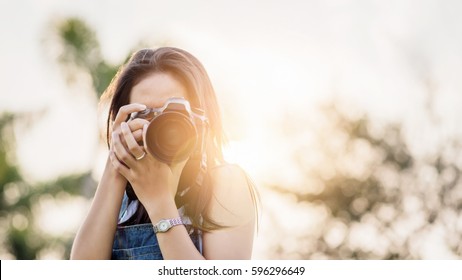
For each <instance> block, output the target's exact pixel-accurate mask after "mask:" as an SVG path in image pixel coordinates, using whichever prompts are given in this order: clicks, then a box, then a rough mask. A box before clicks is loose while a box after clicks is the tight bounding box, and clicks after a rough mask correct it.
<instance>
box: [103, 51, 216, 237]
mask: <svg viewBox="0 0 462 280" xmlns="http://www.w3.org/2000/svg"><path fill="white" fill-rule="evenodd" d="M152 73H168V74H170V75H172V76H173V77H175V78H176V79H178V80H179V81H180V82H181V83H182V84H183V85H184V86H185V87H186V89H187V92H188V99H189V102H190V103H191V107H192V108H199V109H201V110H203V111H204V112H205V115H206V116H207V118H208V123H209V132H208V137H207V139H206V141H207V145H206V158H207V162H208V167H209V169H210V168H213V167H214V166H218V165H220V164H223V163H224V159H223V152H222V146H223V144H224V141H225V140H224V139H225V138H224V134H223V129H222V123H221V115H220V111H219V107H218V102H217V99H216V96H215V91H214V89H213V87H212V83H211V82H210V79H209V77H208V74H207V72H206V71H205V68H204V67H203V65H202V64H201V63H200V62H199V60H198V59H197V58H195V57H194V56H193V55H191V54H190V53H188V52H186V51H184V50H182V49H178V48H172V47H162V48H158V49H142V50H139V51H137V52H135V53H134V54H133V55H132V56H131V58H130V59H129V61H128V62H127V63H126V64H125V65H124V66H122V67H121V68H120V69H119V71H118V72H117V74H116V76H115V77H114V79H113V80H112V81H111V83H110V85H109V87H108V88H107V89H106V91H105V92H104V94H103V95H102V97H101V103H102V104H104V103H106V104H107V102H108V101H110V107H109V115H108V118H107V129H106V138H107V142H108V147H109V146H110V137H109V135H111V131H112V127H111V124H112V122H113V121H114V119H115V117H116V115H117V112H118V111H119V109H120V107H122V106H123V105H126V104H128V103H129V100H130V93H131V90H132V88H133V87H134V86H135V85H136V84H137V83H138V82H140V81H141V80H142V79H143V78H145V77H146V76H147V75H149V74H152ZM199 172H200V160H198V159H193V158H191V159H190V160H188V162H187V164H186V166H185V168H184V170H183V173H182V175H181V178H180V183H179V187H178V191H179V192H180V191H182V190H185V189H188V191H187V193H186V195H184V196H178V195H177V197H176V199H175V200H176V203H177V206H178V207H180V206H184V209H185V215H187V216H188V217H189V218H190V219H191V221H192V224H193V226H194V227H195V228H200V229H202V230H212V229H216V228H221V227H222V226H221V225H220V224H219V223H217V222H216V221H213V220H212V219H211V218H210V217H209V215H208V213H207V206H208V203H209V201H210V198H211V184H210V176H209V172H206V173H205V177H204V180H201V182H200V186H194V182H195V181H196V177H197V176H198V173H199ZM196 185H197V184H196ZM191 186H192V187H191ZM128 187H130V186H129V184H128ZM188 187H189V188H188ZM127 189H129V188H127ZM143 222H149V217H148V215H147V213H146V211H145V209H144V207H139V209H138V211H137V214H136V215H135V218H134V219H133V220H132V219H131V222H130V223H143Z"/></svg>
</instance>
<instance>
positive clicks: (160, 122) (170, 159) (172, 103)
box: [130, 97, 208, 164]
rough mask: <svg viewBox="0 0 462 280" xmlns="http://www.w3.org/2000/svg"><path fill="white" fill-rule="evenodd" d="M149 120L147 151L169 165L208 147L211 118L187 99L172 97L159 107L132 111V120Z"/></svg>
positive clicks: (201, 151) (200, 152) (199, 152)
mask: <svg viewBox="0 0 462 280" xmlns="http://www.w3.org/2000/svg"><path fill="white" fill-rule="evenodd" d="M136 118H143V119H146V120H149V121H150V123H149V125H148V128H147V131H146V137H145V138H144V141H145V146H146V147H147V152H149V153H150V154H151V155H153V156H154V157H156V158H157V159H158V160H159V161H162V162H164V163H167V164H171V163H175V162H180V161H183V160H185V159H186V158H188V157H189V156H191V155H192V154H194V153H197V154H199V155H201V154H202V153H203V151H204V149H205V137H206V132H207V127H208V120H207V118H206V117H205V112H204V111H203V110H200V109H194V112H193V110H192V109H191V105H190V104H189V102H188V101H187V100H186V99H184V98H176V97H175V98H170V99H168V100H167V101H166V102H165V104H164V106H162V107H160V108H147V109H145V110H143V111H140V112H135V113H132V114H131V116H130V120H133V119H136Z"/></svg>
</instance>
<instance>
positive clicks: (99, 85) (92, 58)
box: [0, 18, 128, 259]
mask: <svg viewBox="0 0 462 280" xmlns="http://www.w3.org/2000/svg"><path fill="white" fill-rule="evenodd" d="M49 31H50V32H49V33H47V34H46V40H45V44H46V46H47V48H46V49H47V51H48V52H49V55H51V56H53V57H55V58H56V60H57V62H58V63H59V66H60V67H61V70H62V72H63V74H64V75H65V78H66V80H67V82H68V84H69V86H73V85H75V83H76V82H78V83H80V82H81V80H80V78H81V77H82V76H81V75H84V76H85V75H87V74H89V76H90V77H91V83H92V86H93V90H94V91H93V92H94V93H96V94H95V98H99V96H100V95H101V94H102V92H103V91H104V89H105V88H106V87H107V85H108V84H109V83H110V81H111V79H112V77H113V76H114V75H115V73H116V71H117V69H118V67H119V65H111V64H110V63H107V62H106V61H105V60H104V59H103V58H102V54H101V50H100V46H99V42H98V40H97V38H96V35H95V32H94V31H93V30H92V29H91V28H89V27H88V26H87V25H86V24H85V23H84V22H83V21H82V20H80V19H77V18H69V19H63V20H57V21H54V22H53V23H52V26H51V28H50V30H49ZM127 58H128V56H127ZM31 114H32V113H31ZM21 119H24V117H23V116H21V117H20V116H18V115H14V114H7V113H5V114H3V115H2V116H0V132H1V134H0V144H1V146H0V191H1V192H0V224H1V225H2V227H1V228H2V230H1V231H0V242H1V245H2V246H1V248H2V250H0V254H1V255H2V256H5V257H7V258H16V259H36V258H40V257H41V256H42V254H43V252H49V251H51V252H54V256H55V257H56V256H58V257H61V258H68V257H69V254H70V248H71V245H72V239H73V236H67V235H63V236H59V237H55V236H51V235H49V234H47V233H45V232H43V230H42V229H41V228H40V225H38V220H39V217H37V215H36V213H35V211H34V210H35V209H37V208H38V207H39V206H40V204H41V203H42V202H43V201H44V200H46V199H49V198H50V197H51V198H52V199H53V200H56V201H57V200H60V199H61V200H62V198H63V197H64V198H67V197H69V196H76V195H78V196H82V195H84V196H87V197H88V196H92V192H93V191H94V189H95V186H96V183H95V182H94V181H93V180H92V178H91V174H90V171H87V172H84V173H83V174H71V175H68V176H63V177H60V178H57V179H56V180H52V181H50V182H42V183H39V184H34V185H31V184H30V183H28V182H27V180H25V178H23V177H22V175H21V173H20V172H19V167H18V166H17V163H16V160H15V147H14V143H15V139H14V133H13V127H18V126H17V122H18V120H19V121H21ZM29 119H30V118H29ZM37 119H38V118H34V120H35V121H37ZM29 123H31V121H29ZM19 127H20V126H19ZM95 140H96V139H95Z"/></svg>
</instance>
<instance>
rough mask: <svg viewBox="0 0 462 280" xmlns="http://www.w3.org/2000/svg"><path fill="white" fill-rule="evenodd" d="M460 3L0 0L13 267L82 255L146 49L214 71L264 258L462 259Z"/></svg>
mask: <svg viewBox="0 0 462 280" xmlns="http://www.w3.org/2000/svg"><path fill="white" fill-rule="evenodd" d="M461 12H462V2H460V1H457V0H446V1H438V0H394V1H378V0H375V1H359V0H358V1H354V0H350V1H340V0H331V1H321V0H306V1H300V0H297V1H296V0H287V1H282V0H271V1H263V0H256V1H244V0H235V1H222V0H219V1H206V0H196V1H187V0H174V1H147V0H145V1H141V0H137V1H109V0H104V1H90V0H84V1H62V0H43V1H32V0H19V1H6V0H0V38H1V39H0V40H1V41H0V42H1V43H0V61H1V62H2V64H1V68H0V81H1V86H0V89H1V90H0V133H1V134H0V143H1V145H0V188H1V192H0V259H68V258H69V251H70V246H71V244H72V239H73V237H74V235H75V233H76V231H77V229H78V226H79V225H80V223H81V222H82V220H83V219H84V217H85V215H86V212H87V210H88V208H89V205H90V201H91V197H92V196H93V194H94V191H95V188H96V185H97V182H98V180H99V177H100V175H101V172H102V168H103V163H104V162H105V158H106V156H107V154H106V148H105V146H104V143H103V142H102V141H101V137H100V129H101V125H102V123H103V122H104V117H103V118H102V117H101V116H100V114H99V113H100V112H98V109H97V104H98V99H99V96H100V95H101V94H102V92H103V91H104V89H105V87H106V86H107V85H108V83H109V82H110V80H111V78H112V76H113V75H114V73H115V71H116V69H117V68H118V67H119V66H120V65H121V64H122V63H124V61H126V59H127V57H128V56H129V55H130V53H131V52H132V51H134V50H137V49H139V48H142V47H159V46H176V47H180V48H184V49H186V50H188V51H190V52H191V53H192V54H194V55H195V56H197V57H198V58H199V60H201V61H202V62H203V64H204V65H205V67H206V69H207V70H208V73H209V75H210V77H211V79H212V82H213V84H214V86H215V89H216V91H217V94H218V99H219V102H220V105H221V107H222V114H223V119H224V126H225V129H226V131H227V135H228V138H229V140H230V141H229V144H228V145H227V146H226V147H225V152H226V155H227V158H228V160H229V161H230V162H235V163H238V164H240V165H241V166H243V167H244V168H245V169H246V170H247V171H248V172H249V174H250V175H251V176H252V177H253V179H254V181H255V183H256V184H257V187H258V190H259V192H260V196H261V201H262V207H261V216H260V229H259V231H258V235H257V239H256V243H255V249H254V258H255V259H460V258H461V257H462V242H461V237H462V180H461V178H460V177H461V168H462V154H461V152H462V127H460V123H461V122H462V110H461V108H460V107H461V105H462V79H461V77H460V76H461V73H462V52H461V51H460V50H462V18H461V17H460V14H461Z"/></svg>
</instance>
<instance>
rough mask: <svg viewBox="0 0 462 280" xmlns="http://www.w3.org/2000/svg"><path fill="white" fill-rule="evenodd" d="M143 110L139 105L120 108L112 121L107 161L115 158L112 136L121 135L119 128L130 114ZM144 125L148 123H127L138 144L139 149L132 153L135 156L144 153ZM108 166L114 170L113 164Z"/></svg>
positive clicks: (136, 120) (133, 121)
mask: <svg viewBox="0 0 462 280" xmlns="http://www.w3.org/2000/svg"><path fill="white" fill-rule="evenodd" d="M145 109H146V105H144V104H139V103H133V104H127V105H124V106H122V107H120V109H119V111H118V112H117V115H116V117H115V119H114V122H113V123H112V128H111V132H112V133H111V138H110V142H109V143H110V149H109V160H111V159H115V158H117V156H116V154H115V150H114V136H113V135H120V134H122V128H121V126H120V125H121V124H122V122H125V121H126V120H127V119H128V117H129V116H130V114H132V113H135V112H139V111H142V110H145ZM146 123H149V122H148V121H147V120H144V119H134V120H132V121H130V122H128V125H129V127H130V130H131V131H132V134H133V137H134V138H135V140H136V141H137V142H138V143H139V144H140V145H139V147H137V148H136V151H134V153H135V154H136V155H137V156H142V155H143V154H144V153H145V151H144V148H143V143H142V141H143V126H144V125H145V124H146ZM114 132H115V133H114ZM122 140H123V139H122ZM123 144H124V146H125V147H126V146H127V144H126V143H125V142H123ZM108 166H110V167H111V168H114V164H109V165H108ZM117 174H118V175H119V176H120V177H122V178H123V179H124V180H126V179H125V177H123V176H122V174H120V173H119V172H117Z"/></svg>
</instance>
